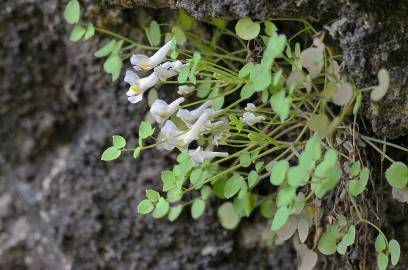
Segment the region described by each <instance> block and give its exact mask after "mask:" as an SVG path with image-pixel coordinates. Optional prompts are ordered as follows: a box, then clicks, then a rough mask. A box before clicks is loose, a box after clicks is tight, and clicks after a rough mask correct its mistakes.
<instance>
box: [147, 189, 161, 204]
mask: <svg viewBox="0 0 408 270" xmlns="http://www.w3.org/2000/svg"><path fill="white" fill-rule="evenodd" d="M146 197H147V198H148V199H149V200H150V201H151V202H157V201H158V200H159V198H160V193H159V192H157V191H156V190H153V189H146Z"/></svg>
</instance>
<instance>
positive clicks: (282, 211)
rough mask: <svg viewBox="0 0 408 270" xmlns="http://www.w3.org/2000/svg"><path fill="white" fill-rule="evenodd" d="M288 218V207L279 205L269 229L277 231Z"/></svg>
mask: <svg viewBox="0 0 408 270" xmlns="http://www.w3.org/2000/svg"><path fill="white" fill-rule="evenodd" d="M288 218H289V209H288V208H287V207H286V206H281V207H279V208H278V210H277V211H276V213H275V216H274V217H273V221H272V226H271V230H272V231H277V230H279V229H280V228H282V227H283V225H285V223H286V221H287V220H288Z"/></svg>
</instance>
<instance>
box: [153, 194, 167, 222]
mask: <svg viewBox="0 0 408 270" xmlns="http://www.w3.org/2000/svg"><path fill="white" fill-rule="evenodd" d="M169 210H170V205H169V202H168V201H166V199H164V198H163V197H160V199H159V201H158V202H157V204H156V207H155V209H154V211H153V214H152V215H153V217H154V218H162V217H164V216H165V215H167V213H168V212H169Z"/></svg>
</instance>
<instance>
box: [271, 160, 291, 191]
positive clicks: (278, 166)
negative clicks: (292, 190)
mask: <svg viewBox="0 0 408 270" xmlns="http://www.w3.org/2000/svg"><path fill="white" fill-rule="evenodd" d="M288 169H289V162H288V161H287V160H279V161H278V162H276V163H275V164H274V165H273V166H272V170H271V176H270V181H271V184H272V185H275V186H279V185H281V184H282V183H283V181H285V176H286V172H287V171H288Z"/></svg>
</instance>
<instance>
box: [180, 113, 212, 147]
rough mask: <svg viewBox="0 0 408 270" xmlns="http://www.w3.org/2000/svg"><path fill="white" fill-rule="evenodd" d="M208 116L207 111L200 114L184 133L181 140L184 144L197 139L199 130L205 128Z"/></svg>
mask: <svg viewBox="0 0 408 270" xmlns="http://www.w3.org/2000/svg"><path fill="white" fill-rule="evenodd" d="M208 117H209V115H208V113H203V114H202V115H200V117H199V118H198V120H197V121H196V122H195V123H194V125H193V126H192V127H191V129H190V130H189V131H188V132H187V133H186V134H184V136H183V142H184V144H185V145H189V144H190V143H191V142H192V141H195V140H198V138H199V137H200V134H201V132H202V131H204V130H205V128H206V124H207V121H208Z"/></svg>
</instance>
